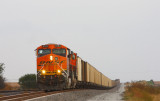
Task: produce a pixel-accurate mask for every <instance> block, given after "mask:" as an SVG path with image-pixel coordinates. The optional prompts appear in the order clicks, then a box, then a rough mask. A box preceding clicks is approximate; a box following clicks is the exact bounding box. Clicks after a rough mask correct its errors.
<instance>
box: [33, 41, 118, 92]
mask: <svg viewBox="0 0 160 101" xmlns="http://www.w3.org/2000/svg"><path fill="white" fill-rule="evenodd" d="M35 51H36V56H37V57H36V58H37V78H36V79H37V84H38V87H39V88H40V89H41V90H46V91H49V90H63V89H71V88H101V89H105V88H112V87H115V86H116V85H118V84H119V83H120V81H119V79H117V80H111V79H110V78H108V77H106V76H105V75H104V74H102V73H101V72H99V71H98V70H97V69H96V68H95V67H93V66H92V65H91V64H89V63H88V62H86V61H84V60H83V59H81V58H80V57H79V56H77V53H75V52H73V51H71V49H69V48H68V47H66V46H64V45H60V44H45V45H41V46H39V47H38V48H37V49H36V50H35Z"/></svg>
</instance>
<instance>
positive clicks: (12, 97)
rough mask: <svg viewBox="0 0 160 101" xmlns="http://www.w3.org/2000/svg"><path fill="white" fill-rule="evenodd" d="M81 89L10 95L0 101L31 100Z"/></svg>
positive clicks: (0, 98)
mask: <svg viewBox="0 0 160 101" xmlns="http://www.w3.org/2000/svg"><path fill="white" fill-rule="evenodd" d="M77 90H82V89H69V90H62V91H52V92H45V91H32V92H25V93H22V94H16V95H10V96H3V97H0V101H24V100H27V99H32V98H36V97H41V96H46V95H51V94H56V93H62V92H69V91H77Z"/></svg>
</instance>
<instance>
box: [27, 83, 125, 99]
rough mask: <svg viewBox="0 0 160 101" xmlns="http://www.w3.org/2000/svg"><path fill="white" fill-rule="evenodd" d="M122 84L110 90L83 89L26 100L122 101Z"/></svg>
mask: <svg viewBox="0 0 160 101" xmlns="http://www.w3.org/2000/svg"><path fill="white" fill-rule="evenodd" d="M123 91H124V84H121V85H120V86H117V87H115V88H112V89H110V90H95V89H85V90H80V91H70V92H64V93H58V94H53V95H48V96H44V97H39V98H34V99H30V100H28V101H122V100H121V99H122V96H121V94H122V92H123Z"/></svg>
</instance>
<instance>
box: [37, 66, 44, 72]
mask: <svg viewBox="0 0 160 101" xmlns="http://www.w3.org/2000/svg"><path fill="white" fill-rule="evenodd" d="M43 67H44V64H43V65H42V68H41V69H40V70H39V71H38V74H39V73H40V71H41V70H42V69H43Z"/></svg>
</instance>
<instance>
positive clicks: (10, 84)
mask: <svg viewBox="0 0 160 101" xmlns="http://www.w3.org/2000/svg"><path fill="white" fill-rule="evenodd" d="M19 89H20V85H19V84H18V83H17V82H6V83H5V87H4V88H3V89H0V91H1V90H2V91H4V90H19Z"/></svg>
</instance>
